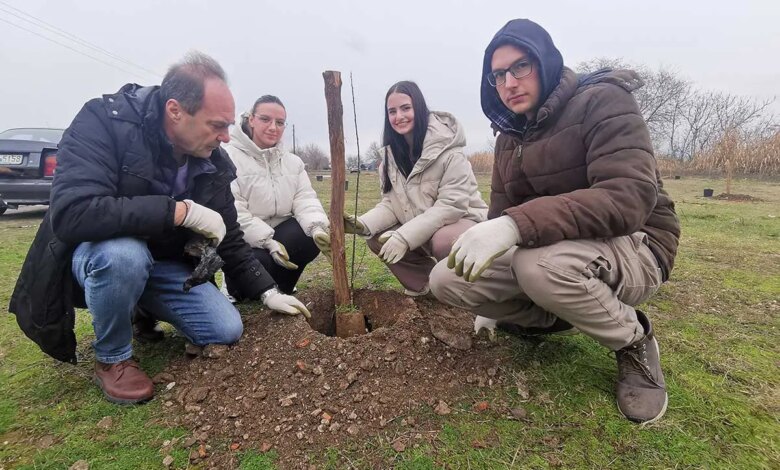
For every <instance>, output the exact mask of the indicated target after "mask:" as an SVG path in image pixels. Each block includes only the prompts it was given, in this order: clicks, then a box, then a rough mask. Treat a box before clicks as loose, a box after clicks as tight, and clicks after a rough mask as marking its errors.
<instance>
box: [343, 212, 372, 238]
mask: <svg viewBox="0 0 780 470" xmlns="http://www.w3.org/2000/svg"><path fill="white" fill-rule="evenodd" d="M344 233H354V234H356V235H363V236H364V237H367V236H369V235H371V232H369V231H368V229H367V228H366V226H365V225H363V222H361V220H360V217H358V216H356V215H349V214H344Z"/></svg>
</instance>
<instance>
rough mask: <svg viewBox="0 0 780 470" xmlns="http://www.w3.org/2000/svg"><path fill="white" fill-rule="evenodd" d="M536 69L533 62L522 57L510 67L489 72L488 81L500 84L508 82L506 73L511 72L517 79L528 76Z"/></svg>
mask: <svg viewBox="0 0 780 470" xmlns="http://www.w3.org/2000/svg"><path fill="white" fill-rule="evenodd" d="M533 71H534V65H533V62H531V61H530V60H528V59H525V58H524V59H520V60H518V61H517V62H515V63H514V64H512V65H510V66H509V68H508V69H498V70H494V71H492V72H490V73H488V74H487V81H488V83H490V85H491V86H494V87H496V86H499V85H503V84H504V83H506V73H507V72H509V73H511V74H512V76H513V77H515V79H516V80H520V79H521V78H524V77H527V76H529V75H530V74H531V72H533Z"/></svg>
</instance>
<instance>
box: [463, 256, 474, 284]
mask: <svg viewBox="0 0 780 470" xmlns="http://www.w3.org/2000/svg"><path fill="white" fill-rule="evenodd" d="M472 271H474V264H473V263H468V262H465V261H464V262H463V279H465V280H466V281H468V282H472V281H471V272H472Z"/></svg>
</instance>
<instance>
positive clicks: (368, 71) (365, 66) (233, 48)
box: [0, 0, 780, 154]
mask: <svg viewBox="0 0 780 470" xmlns="http://www.w3.org/2000/svg"><path fill="white" fill-rule="evenodd" d="M27 15H32V17H34V18H36V19H38V20H42V21H44V22H46V23H48V25H46V24H42V23H36V22H35V19H33V18H32V17H30V16H27ZM521 17H524V18H530V19H532V20H534V21H536V22H537V23H539V24H541V25H542V26H543V27H544V28H545V29H547V30H548V31H549V32H550V34H551V35H552V37H553V40H554V41H555V43H556V45H557V47H558V49H560V50H561V53H562V54H563V57H564V63H565V64H567V65H569V66H571V67H573V66H575V65H577V64H578V63H579V62H581V61H584V60H589V59H592V58H595V57H620V58H623V59H624V60H625V61H628V62H632V63H640V64H645V65H647V66H649V67H651V68H658V67H660V66H665V67H669V68H671V69H673V70H675V71H677V72H678V73H679V74H680V75H681V76H683V77H685V78H687V79H689V80H691V81H693V82H695V83H696V84H697V86H698V87H700V88H702V89H707V90H719V91H725V92H729V93H733V94H738V95H743V96H750V97H755V98H758V99H766V98H772V97H774V96H777V97H778V98H780V60H779V59H778V58H779V57H780V26H778V25H779V24H780V2H778V1H770V0H764V1H755V0H742V1H741V2H736V1H733V0H731V1H720V0H717V1H698V0H697V1H684V0H674V1H667V0H656V1H653V2H626V1H621V2H618V1H591V2H583V1H574V0H568V1H553V0H548V1H536V2H527V1H520V0H508V1H503V0H482V1H425V0H415V1H406V0H395V1H392V2H372V1H365V0H364V1H354V2H351V1H340V0H322V1H309V0H306V1H303V0H299V1H295V0H277V1H270V2H269V1H263V0H258V1H254V2H235V1H226V0H223V1H206V0H198V1H151V0H135V1H133V2H116V1H105V0H102V1H99V0H77V1H62V0H59V1H54V0H51V1H43V0H0V34H1V35H2V42H0V77H1V78H0V130H2V129H6V128H9V127H26V126H30V127H46V126H50V127H67V126H68V124H69V123H70V121H71V120H72V118H73V116H74V115H75V114H76V112H78V110H79V109H80V107H81V106H82V104H83V103H84V102H85V101H87V100H88V99H90V98H93V97H96V96H100V95H101V94H104V93H111V92H114V91H116V90H117V89H119V87H120V86H122V85H123V84H125V83H127V82H136V83H140V84H149V85H151V84H159V82H160V80H161V79H162V76H163V74H164V72H165V70H166V68H167V66H168V65H169V64H170V63H172V62H175V61H176V60H178V59H179V58H180V57H181V56H182V55H183V54H184V53H185V52H187V51H188V50H191V49H198V50H201V51H203V52H205V53H207V54H210V55H211V56H213V57H214V58H215V59H217V60H218V61H219V62H220V63H221V64H222V66H223V67H224V68H225V71H226V72H227V74H228V79H229V84H230V86H231V88H232V90H233V94H234V96H235V98H236V110H237V113H240V112H241V111H244V110H247V109H248V108H249V107H250V106H251V104H252V102H253V101H254V99H255V98H257V97H258V96H260V95H263V94H274V95H277V96H279V97H280V98H281V99H282V101H283V102H284V103H285V106H286V108H287V113H288V122H290V123H291V124H295V131H296V140H297V142H298V144H299V145H300V144H301V143H310V142H314V143H317V144H319V145H321V146H323V148H325V149H326V150H329V147H328V130H327V114H326V108H325V97H324V92H323V79H322V72H323V71H325V70H338V71H341V73H342V79H343V81H344V86H343V88H342V99H343V101H344V109H345V115H344V120H345V134H346V140H347V153H348V154H354V153H356V151H355V128H354V121H353V114H352V98H351V95H350V88H349V73H350V72H352V74H353V77H354V87H355V95H356V101H357V117H358V129H359V131H360V144H361V150H365V149H366V148H367V146H368V144H369V143H370V142H372V141H378V140H380V138H381V129H382V122H383V121H382V120H383V117H384V116H383V107H384V103H383V100H384V95H385V93H386V91H387V89H388V88H389V87H390V85H392V84H393V83H395V82H397V81H399V80H414V81H416V82H417V83H418V85H420V88H421V89H422V91H423V94H424V95H425V98H426V100H427V102H428V106H429V107H430V108H431V109H435V110H442V111H449V112H451V113H453V114H454V115H455V116H456V117H457V118H458V119H459V121H460V122H461V124H462V125H463V126H464V128H465V131H466V136H467V139H468V143H469V147H468V148H469V150H472V151H473V150H480V149H482V148H484V147H486V146H487V142H488V139H489V138H490V136H491V133H490V130H489V125H488V122H487V120H486V118H485V117H484V115H483V114H482V111H481V108H480V105H479V80H480V73H481V63H482V54H483V51H484V49H485V46H486V45H487V43H488V42H489V41H490V39H491V37H492V36H493V34H494V33H495V32H496V31H497V30H498V29H499V28H500V27H501V26H503V25H504V24H505V23H506V22H507V21H508V20H510V19H513V18H521ZM22 18H24V19H27V20H29V21H25V20H23V19H22ZM30 21H32V23H31V22H30ZM19 27H22V28H24V29H26V30H29V31H25V30H22V29H20V28H19ZM53 28H57V29H58V30H60V31H61V32H64V34H65V35H66V36H67V34H70V35H74V36H77V37H78V38H80V39H81V40H83V41H85V42H86V43H88V44H90V46H91V47H99V48H102V49H104V50H105V51H108V52H110V53H111V54H112V55H113V56H115V57H119V58H121V59H124V60H126V61H127V62H130V63H132V65H130V64H128V63H125V62H124V61H121V60H117V59H116V58H112V57H110V56H107V55H106V54H104V53H102V52H100V51H97V50H95V49H91V48H89V47H87V46H85V45H83V44H79V43H78V42H76V41H75V40H71V39H68V38H67V37H64V36H63V35H62V34H63V33H61V34H55V33H54V32H53ZM55 31H56V30H55ZM33 32H34V33H33ZM40 36H45V37H48V38H50V39H52V40H54V41H57V42H58V43H61V44H62V45H59V44H55V43H53V42H51V41H49V40H47V39H44V38H42V37H40ZM65 46H67V47H65ZM69 48H71V49H69ZM72 49H76V50H78V51H80V52H82V53H83V54H87V55H90V56H92V57H94V59H93V58H89V57H86V56H85V55H83V54H80V53H78V52H75V51H73V50H72ZM95 59H99V61H98V60H95ZM103 62H107V63H108V64H110V65H107V64H106V63H103ZM139 67H142V68H143V69H147V70H149V71H151V72H148V71H145V70H143V69H140V68H139ZM773 110H774V112H775V113H776V114H780V112H779V111H780V105H779V104H778V103H777V102H776V103H775V104H774V106H773ZM285 143H286V145H287V147H291V146H292V128H291V127H290V128H288V130H287V132H286V134H285Z"/></svg>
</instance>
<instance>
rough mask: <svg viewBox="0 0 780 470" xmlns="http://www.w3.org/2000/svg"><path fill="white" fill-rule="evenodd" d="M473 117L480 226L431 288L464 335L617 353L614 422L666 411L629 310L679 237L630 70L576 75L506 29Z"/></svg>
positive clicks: (658, 376) (655, 368)
mask: <svg viewBox="0 0 780 470" xmlns="http://www.w3.org/2000/svg"><path fill="white" fill-rule="evenodd" d="M482 72H483V76H482V85H481V87H482V88H481V100H482V109H483V111H484V112H485V115H486V116H487V117H488V118H489V119H490V120H491V122H492V127H493V129H494V131H495V132H497V133H498V138H497V140H496V150H495V159H496V161H495V165H494V168H493V178H492V184H491V198H490V199H491V200H490V210H489V214H488V218H489V219H490V220H488V221H487V222H483V223H480V224H477V225H476V226H474V227H472V228H471V229H469V230H468V231H466V232H465V233H464V234H463V235H461V237H460V238H459V239H458V241H457V242H456V243H455V245H454V246H453V249H452V252H451V253H450V256H449V258H448V261H447V262H444V261H442V262H441V263H439V264H438V265H437V266H436V267H435V268H434V271H433V273H432V274H431V290H432V291H433V293H434V294H435V295H436V297H437V298H438V299H439V300H441V301H443V302H446V303H449V304H451V305H456V306H459V307H462V308H466V309H469V310H471V311H473V312H474V313H476V314H477V315H478V316H477V319H476V322H475V330H476V331H477V332H478V330H479V329H480V328H482V327H488V328H489V329H492V328H494V327H495V326H498V327H499V328H501V329H503V330H506V331H509V332H511V333H515V334H518V335H538V334H572V333H576V332H577V331H580V332H582V333H584V334H587V335H588V336H590V337H592V338H594V339H595V340H596V341H598V342H599V343H601V344H603V345H604V346H606V347H608V348H610V349H611V350H613V351H615V352H616V357H617V361H618V371H619V376H618V383H617V401H618V408H619V409H620V411H621V413H623V415H624V416H626V417H627V418H628V419H630V420H632V421H637V422H652V421H655V420H657V419H659V418H660V417H661V416H663V414H664V412H665V411H666V405H667V394H666V385H665V382H664V377H663V373H662V372H661V365H660V356H659V351H658V343H657V341H656V339H655V334H654V331H653V328H652V326H651V323H650V320H649V318H648V317H647V316H646V315H645V314H644V313H643V312H641V311H639V310H636V309H635V308H634V306H635V305H638V304H640V303H642V302H644V301H646V300H647V299H648V298H649V297H650V296H651V295H653V294H654V293H655V292H656V291H657V290H658V288H659V286H660V285H661V283H663V282H664V281H666V280H667V279H668V277H669V273H670V271H671V270H672V266H673V264H674V257H675V254H676V252H677V244H678V240H679V236H680V226H679V221H678V219H677V216H676V214H675V212H674V203H673V202H672V201H671V199H670V198H669V196H668V195H667V193H666V192H665V191H664V190H663V183H662V182H661V178H660V176H659V174H658V171H657V169H656V161H655V157H654V155H653V149H652V144H651V141H650V135H649V132H648V129H647V125H646V124H645V122H644V120H643V118H642V115H641V114H640V112H639V108H638V106H637V104H636V101H635V100H634V98H633V96H632V95H631V91H633V90H634V89H636V88H638V87H639V86H641V85H642V82H641V80H640V79H639V77H638V76H637V75H636V74H635V73H634V72H632V71H627V70H621V71H612V70H601V71H598V72H595V73H592V74H588V75H584V76H578V75H577V74H575V73H574V72H573V71H572V70H570V69H568V68H566V67H564V66H563V59H562V57H561V54H560V52H559V51H558V49H556V47H555V45H554V44H553V42H552V39H551V38H550V36H549V34H548V33H547V31H545V30H544V29H543V28H542V27H540V26H539V25H537V24H536V23H534V22H532V21H529V20H525V19H518V20H512V21H510V22H509V23H507V24H506V25H505V26H504V27H503V28H502V29H501V30H499V32H498V33H497V34H496V35H495V37H494V38H493V40H492V41H491V42H490V44H489V45H488V47H487V49H486V51H485V57H484V63H483V71H482Z"/></svg>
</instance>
